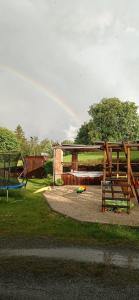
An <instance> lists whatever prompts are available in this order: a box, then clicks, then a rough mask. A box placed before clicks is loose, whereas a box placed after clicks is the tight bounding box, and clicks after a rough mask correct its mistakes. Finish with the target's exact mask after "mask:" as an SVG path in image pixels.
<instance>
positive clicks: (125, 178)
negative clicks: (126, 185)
mask: <svg viewBox="0 0 139 300" xmlns="http://www.w3.org/2000/svg"><path fill="white" fill-rule="evenodd" d="M106 181H118V182H119V181H127V177H118V178H117V177H107V178H106Z"/></svg>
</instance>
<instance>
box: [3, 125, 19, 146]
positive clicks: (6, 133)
mask: <svg viewBox="0 0 139 300" xmlns="http://www.w3.org/2000/svg"><path fill="white" fill-rule="evenodd" d="M19 150H20V145H19V143H18V141H17V138H16V136H15V133H14V132H13V131H11V130H9V129H7V128H4V127H0V151H3V152H7V151H8V152H9V151H19Z"/></svg>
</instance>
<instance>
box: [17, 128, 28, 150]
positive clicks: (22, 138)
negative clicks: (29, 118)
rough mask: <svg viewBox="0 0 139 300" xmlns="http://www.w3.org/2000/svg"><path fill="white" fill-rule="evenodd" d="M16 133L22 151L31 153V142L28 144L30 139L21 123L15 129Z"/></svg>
mask: <svg viewBox="0 0 139 300" xmlns="http://www.w3.org/2000/svg"><path fill="white" fill-rule="evenodd" d="M15 135H16V138H17V141H18V143H19V145H20V150H21V152H22V153H23V154H24V155H26V154H28V153H29V144H28V141H27V139H26V137H25V133H24V131H23V129H22V127H21V125H20V124H18V125H17V127H16V129H15Z"/></svg>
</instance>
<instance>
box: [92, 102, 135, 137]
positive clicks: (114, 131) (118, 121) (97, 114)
mask: <svg viewBox="0 0 139 300" xmlns="http://www.w3.org/2000/svg"><path fill="white" fill-rule="evenodd" d="M89 115H90V116H91V123H90V124H92V125H91V126H90V129H89V134H90V138H91V131H92V132H96V133H97V136H98V137H99V138H100V139H101V140H106V141H120V140H123V141H128V140H131V141H134V140H136V139H138V138H139V116H138V113H137V106H136V104H135V103H134V102H130V101H126V102H123V101H121V100H120V99H118V98H106V99H102V100H101V101H100V103H97V104H94V105H91V107H90V109H89ZM91 140H92V139H91Z"/></svg>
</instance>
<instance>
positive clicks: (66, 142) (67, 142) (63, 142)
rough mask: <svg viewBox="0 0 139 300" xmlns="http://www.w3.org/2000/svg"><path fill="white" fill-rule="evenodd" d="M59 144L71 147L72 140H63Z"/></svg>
mask: <svg viewBox="0 0 139 300" xmlns="http://www.w3.org/2000/svg"><path fill="white" fill-rule="evenodd" d="M61 144H62V145H64V144H65V145H72V144H74V141H72V140H64V141H62V142H61Z"/></svg>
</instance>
